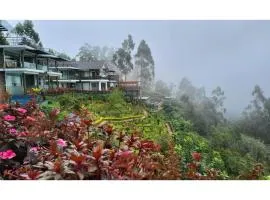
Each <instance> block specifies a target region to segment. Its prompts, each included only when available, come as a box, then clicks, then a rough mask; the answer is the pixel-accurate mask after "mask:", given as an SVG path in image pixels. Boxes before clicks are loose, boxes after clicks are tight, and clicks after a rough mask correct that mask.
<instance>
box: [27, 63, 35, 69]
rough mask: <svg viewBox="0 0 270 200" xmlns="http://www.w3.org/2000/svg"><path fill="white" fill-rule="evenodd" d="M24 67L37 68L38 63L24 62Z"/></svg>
mask: <svg viewBox="0 0 270 200" xmlns="http://www.w3.org/2000/svg"><path fill="white" fill-rule="evenodd" d="M24 68H28V69H36V64H35V63H29V62H24Z"/></svg>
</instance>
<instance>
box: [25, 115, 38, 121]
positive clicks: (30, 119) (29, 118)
mask: <svg viewBox="0 0 270 200" xmlns="http://www.w3.org/2000/svg"><path fill="white" fill-rule="evenodd" d="M26 119H27V120H29V121H31V122H35V121H36V119H34V118H33V117H30V116H27V117H26Z"/></svg>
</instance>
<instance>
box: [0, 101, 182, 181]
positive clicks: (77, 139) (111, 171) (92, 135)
mask: <svg viewBox="0 0 270 200" xmlns="http://www.w3.org/2000/svg"><path fill="white" fill-rule="evenodd" d="M59 112H60V111H59V110H57V109H54V110H52V111H51V112H50V113H49V114H45V113H44V112H42V111H41V110H40V109H39V107H38V105H37V104H36V103H35V102H34V101H31V102H29V103H28V104H27V105H25V106H24V107H22V106H20V105H19V104H13V105H8V104H2V105H1V106H0V177H1V179H8V180H13V179H21V180H25V179H26V180H36V179H47V180H61V179H64V180H76V179H81V180H92V179H94V180H100V179H106V180H112V179H118V180H126V179H177V178H178V177H179V173H178V168H177V167H175V164H174V163H175V161H173V160H170V156H169V157H168V158H167V157H166V156H164V155H162V154H161V153H160V151H159V150H160V147H159V145H157V144H155V143H154V142H153V141H149V140H144V139H142V138H141V137H140V134H139V133H137V132H134V133H132V134H125V133H123V132H119V131H116V130H114V128H113V127H112V126H110V125H104V126H102V127H96V126H94V125H93V123H92V121H93V118H92V114H91V113H90V112H89V111H88V110H85V109H84V110H80V112H78V113H71V114H70V115H69V116H68V117H66V118H65V119H64V120H61V121H59V120H58V118H57V116H58V114H59Z"/></svg>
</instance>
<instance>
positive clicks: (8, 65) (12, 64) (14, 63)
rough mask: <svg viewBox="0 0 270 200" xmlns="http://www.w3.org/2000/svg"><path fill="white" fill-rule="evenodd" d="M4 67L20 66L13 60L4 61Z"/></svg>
mask: <svg viewBox="0 0 270 200" xmlns="http://www.w3.org/2000/svg"><path fill="white" fill-rule="evenodd" d="M5 66H6V68H19V67H20V65H18V63H17V61H15V60H8V59H6V60H5Z"/></svg>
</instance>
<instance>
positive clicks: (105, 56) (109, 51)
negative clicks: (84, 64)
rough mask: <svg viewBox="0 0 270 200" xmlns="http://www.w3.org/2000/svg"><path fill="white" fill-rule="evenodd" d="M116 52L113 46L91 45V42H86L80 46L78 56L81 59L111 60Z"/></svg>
mask: <svg viewBox="0 0 270 200" xmlns="http://www.w3.org/2000/svg"><path fill="white" fill-rule="evenodd" d="M114 52H115V50H114V48H112V47H107V46H104V47H100V46H91V45H90V44H88V43H85V44H84V45H83V46H82V47H80V49H79V53H78V55H77V56H78V57H79V60H80V61H96V60H106V61H111V60H112V58H113V54H114Z"/></svg>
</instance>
